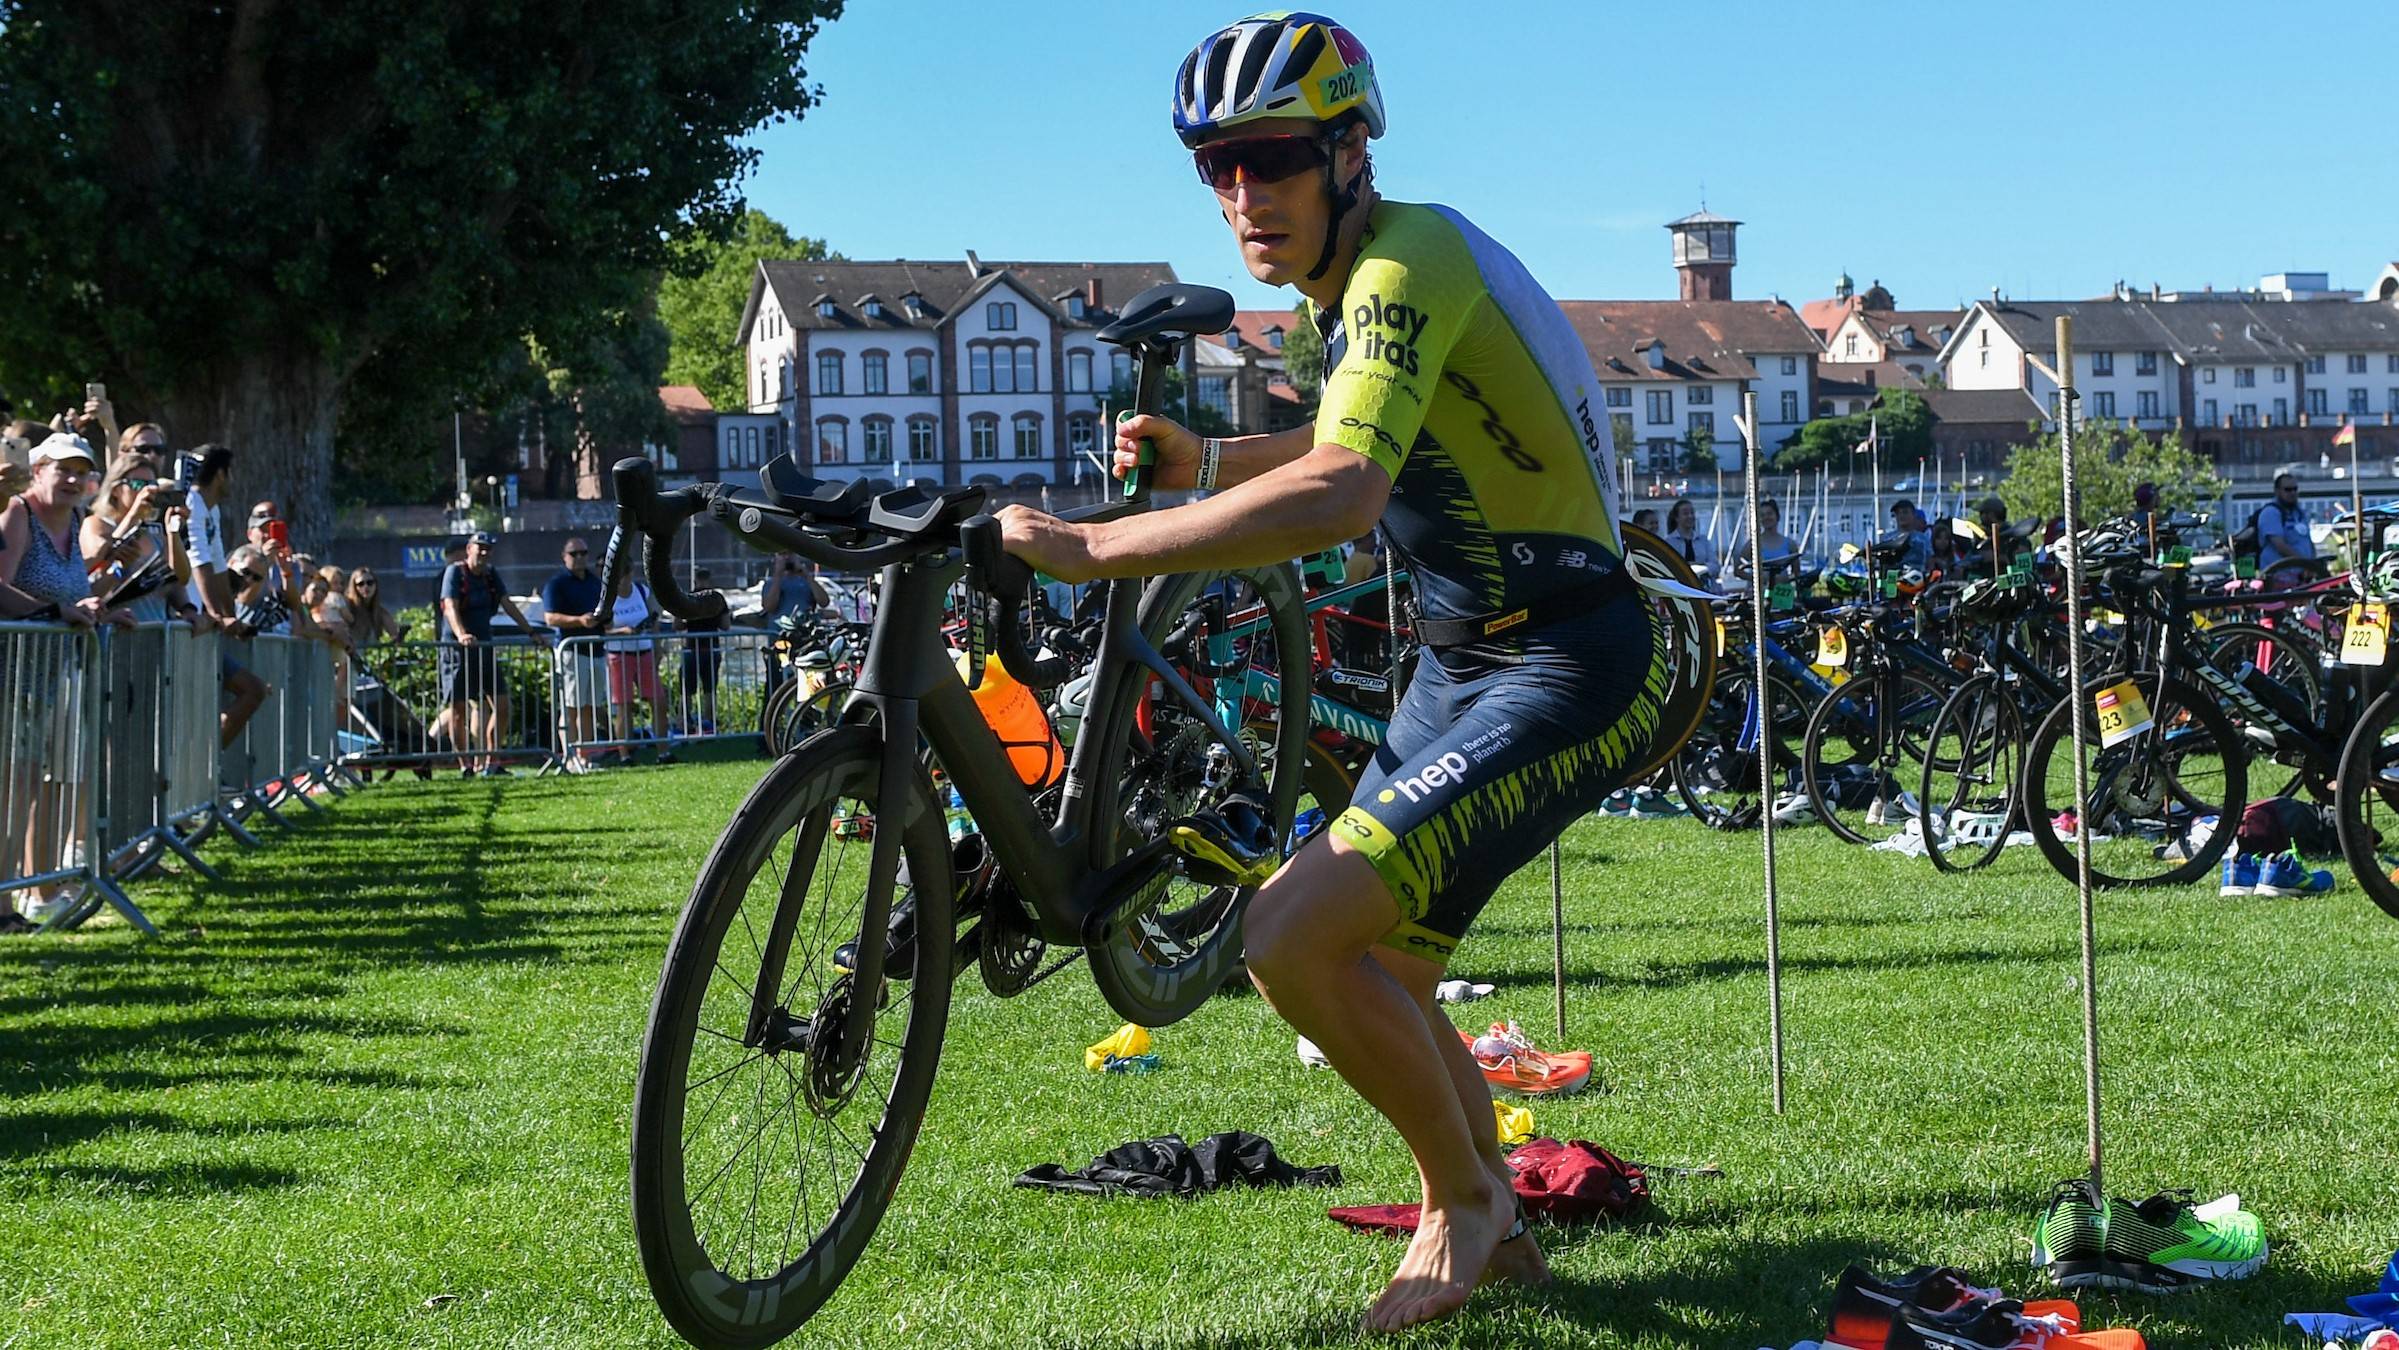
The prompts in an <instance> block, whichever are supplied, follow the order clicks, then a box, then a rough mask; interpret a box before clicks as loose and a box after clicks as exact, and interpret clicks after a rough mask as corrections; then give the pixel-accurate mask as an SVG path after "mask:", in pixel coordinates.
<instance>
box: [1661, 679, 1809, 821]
mask: <svg viewBox="0 0 2399 1350" xmlns="http://www.w3.org/2000/svg"><path fill="white" fill-rule="evenodd" d="M1754 685H1755V682H1754V680H1753V679H1752V678H1751V675H1750V672H1749V670H1748V669H1746V668H1742V669H1735V668H1734V667H1733V666H1732V665H1730V664H1729V663H1726V664H1719V665H1718V666H1717V667H1716V676H1715V688H1714V690H1713V691H1712V692H1711V693H1710V694H1709V696H1708V703H1707V707H1706V709H1705V711H1704V712H1703V713H1702V714H1701V716H1700V719H1699V725H1698V726H1697V727H1696V728H1695V729H1694V730H1693V731H1692V733H1691V735H1690V737H1689V738H1688V739H1686V740H1685V741H1684V742H1683V743H1682V745H1681V747H1680V748H1678V749H1677V750H1676V751H1675V754H1674V760H1673V765H1674V791H1675V795H1677V796H1678V797H1680V798H1682V802H1683V806H1684V808H1685V809H1686V810H1688V811H1689V812H1690V813H1691V816H1692V818H1693V819H1695V820H1697V821H1699V822H1700V823H1701V824H1703V825H1706V826H1707V827H1708V828H1709V829H1712V830H1747V829H1754V828H1756V827H1757V824H1758V821H1759V818H1760V815H1761V813H1762V812H1765V811H1769V810H1772V809H1773V808H1774V806H1775V799H1777V798H1779V797H1780V796H1781V795H1782V792H1781V789H1782V788H1784V787H1786V786H1788V785H1789V784H1790V782H1791V781H1792V778H1793V776H1794V774H1795V772H1796V771H1797V769H1798V762H1799V750H1800V741H1801V733H1802V731H1803V730H1804V729H1805V728H1806V726H1807V704H1806V703H1805V702H1803V701H1802V699H1801V695H1800V693H1799V691H1798V690H1797V689H1795V688H1793V687H1792V686H1791V684H1790V682H1789V681H1787V680H1785V679H1783V677H1782V676H1780V675H1778V674H1775V673H1774V672H1773V671H1768V672H1767V674H1766V689H1767V693H1768V698H1769V701H1770V702H1771V704H1772V706H1773V709H1774V712H1773V715H1772V716H1771V717H1770V718H1768V719H1767V723H1766V725H1767V726H1768V727H1769V728H1770V729H1771V731H1772V734H1773V736H1774V747H1773V760H1774V780H1775V785H1776V790H1775V791H1774V792H1761V791H1760V790H1759V783H1758V741H1757V731H1756V724H1755V722H1754V721H1753V719H1754V717H1755V715H1756V713H1757V711H1758V705H1757V703H1756V701H1755V700H1753V699H1752V698H1751V697H1750V690H1751V689H1752V688H1753V687H1754Z"/></svg>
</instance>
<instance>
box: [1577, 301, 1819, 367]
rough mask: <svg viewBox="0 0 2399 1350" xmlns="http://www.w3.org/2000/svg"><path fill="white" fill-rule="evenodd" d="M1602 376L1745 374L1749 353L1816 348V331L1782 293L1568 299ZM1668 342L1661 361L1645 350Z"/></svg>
mask: <svg viewBox="0 0 2399 1350" xmlns="http://www.w3.org/2000/svg"><path fill="white" fill-rule="evenodd" d="M1558 308H1559V309H1561V310H1564V311H1565V312H1566V320H1567V322H1569V323H1571V324H1573V325H1574V331H1575V332H1576V333H1577V334H1578V335H1579V336H1581V338H1582V339H1583V347H1584V349H1585V350H1587V351H1588V352H1590V354H1591V364H1592V366H1593V367H1595V368H1596V369H1597V371H1598V374H1599V378H1600V379H1602V380H1622V379H1638V380H1746V379H1750V378H1753V377H1754V376H1756V374H1757V373H1758V372H1757V367H1756V366H1754V365H1752V364H1751V363H1750V360H1749V354H1750V353H1762V354H1775V355H1781V354H1790V355H1799V354H1803V353H1806V354H1812V353H1814V352H1815V351H1817V350H1818V347H1817V342H1816V337H1815V335H1814V334H1812V333H1810V332H1809V331H1808V330H1807V326H1806V325H1805V324H1803V323H1801V322H1800V319H1799V315H1798V314H1797V313H1796V312H1794V311H1793V310H1792V308H1791V307H1790V306H1789V305H1787V304H1784V303H1783V302H1781V301H1779V300H1563V301H1560V302H1559V303H1558ZM1652 340H1655V341H1658V342H1661V343H1663V344H1664V346H1665V363H1664V369H1662V370H1653V369H1651V368H1650V365H1649V355H1648V352H1647V351H1646V350H1644V349H1645V348H1646V347H1647V345H1648V344H1649V343H1650V342H1651V341H1652Z"/></svg>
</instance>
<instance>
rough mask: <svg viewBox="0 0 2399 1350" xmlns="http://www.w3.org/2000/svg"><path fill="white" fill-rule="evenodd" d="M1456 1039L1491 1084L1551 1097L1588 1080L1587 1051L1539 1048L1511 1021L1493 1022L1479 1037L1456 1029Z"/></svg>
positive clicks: (1511, 1090)
mask: <svg viewBox="0 0 2399 1350" xmlns="http://www.w3.org/2000/svg"><path fill="white" fill-rule="evenodd" d="M1458 1039H1459V1040H1462V1041H1464V1042H1466V1045H1467V1048H1468V1049H1469V1050H1470V1051H1471V1052H1472V1053H1473V1055H1474V1062H1475V1063H1477V1064H1479V1065H1481V1066H1482V1069H1483V1077H1484V1078H1485V1079H1487V1080H1488V1081H1489V1082H1490V1084H1491V1085H1492V1086H1493V1087H1503V1088H1506V1089H1508V1090H1509V1091H1510V1092H1521V1093H1524V1094H1525V1095H1527V1096H1532V1097H1554V1096H1557V1095H1559V1094H1562V1093H1567V1092H1574V1091H1576V1090H1578V1089H1580V1088H1581V1087H1582V1086H1583V1084H1585V1083H1588V1082H1590V1081H1591V1052H1590V1051H1588V1050H1565V1051H1560V1052H1558V1053H1555V1054H1552V1053H1549V1052H1546V1051H1543V1050H1541V1049H1539V1048H1537V1047H1535V1046H1534V1044H1533V1041H1532V1038H1531V1037H1529V1036H1527V1035H1525V1034H1524V1031H1523V1030H1522V1029H1521V1028H1519V1027H1518V1026H1517V1025H1516V1024H1515V1023H1514V1022H1493V1023H1492V1024H1491V1030H1489V1031H1487V1032H1485V1033H1484V1034H1482V1035H1480V1036H1469V1035H1467V1034H1466V1033H1465V1032H1463V1031H1460V1032H1459V1033H1458Z"/></svg>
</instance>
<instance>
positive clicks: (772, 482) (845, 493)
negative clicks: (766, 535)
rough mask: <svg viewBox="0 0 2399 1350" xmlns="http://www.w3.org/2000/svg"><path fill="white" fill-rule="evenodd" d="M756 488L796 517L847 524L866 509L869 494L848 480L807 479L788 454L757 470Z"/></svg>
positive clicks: (862, 484) (860, 483) (857, 482)
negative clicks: (835, 481)
mask: <svg viewBox="0 0 2399 1350" xmlns="http://www.w3.org/2000/svg"><path fill="white" fill-rule="evenodd" d="M758 487H759V489H760V490H761V491H763V492H765V493H766V494H767V496H769V497H771V498H773V499H774V502H775V505H777V506H780V507H782V508H783V509H784V510H786V511H789V512H792V513H793V514H795V515H802V516H807V517H809V518H810V519H813V520H822V521H831V522H838V523H842V524H849V523H851V522H854V521H856V520H857V519H858V515H859V513H860V512H862V511H864V510H865V509H866V500H867V497H868V495H869V493H868V490H867V486H866V484H865V482H864V481H862V480H859V479H851V480H850V481H849V482H847V483H831V482H826V481H825V480H823V479H821V478H810V477H809V476H808V475H807V473H806V472H804V471H803V470H802V469H801V468H800V464H799V461H798V460H796V459H794V458H792V457H791V456H790V455H787V454H786V455H777V456H776V457H775V458H773V459H771V460H768V461H767V464H766V467H765V468H763V469H760V470H759V471H758Z"/></svg>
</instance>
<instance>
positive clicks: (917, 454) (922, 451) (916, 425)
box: [908, 417, 941, 461]
mask: <svg viewBox="0 0 2399 1350" xmlns="http://www.w3.org/2000/svg"><path fill="white" fill-rule="evenodd" d="M940 457H941V454H940V452H939V451H937V450H935V449H934V448H933V419H932V418H930V417H911V418H909V419H908V458H910V459H913V460H918V461H923V460H928V459H939V458H940Z"/></svg>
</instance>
